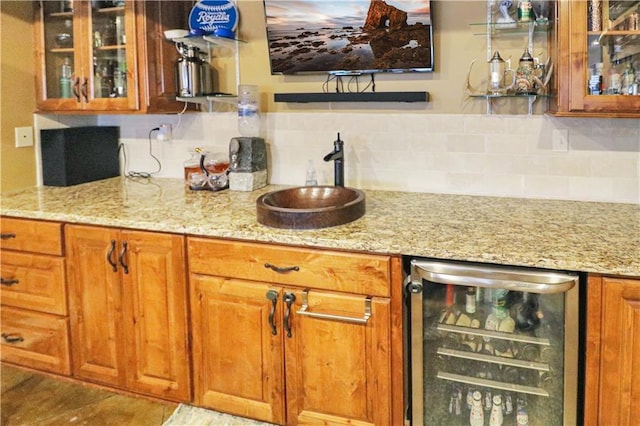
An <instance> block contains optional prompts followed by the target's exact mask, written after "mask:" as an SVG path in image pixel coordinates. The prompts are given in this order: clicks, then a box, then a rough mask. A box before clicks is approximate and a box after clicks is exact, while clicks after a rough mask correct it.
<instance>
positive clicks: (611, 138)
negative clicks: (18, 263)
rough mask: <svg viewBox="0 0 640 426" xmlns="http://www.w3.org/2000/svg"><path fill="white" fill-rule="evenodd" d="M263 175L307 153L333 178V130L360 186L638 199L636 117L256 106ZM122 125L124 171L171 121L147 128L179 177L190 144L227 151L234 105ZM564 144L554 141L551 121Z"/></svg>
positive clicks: (150, 166)
mask: <svg viewBox="0 0 640 426" xmlns="http://www.w3.org/2000/svg"><path fill="white" fill-rule="evenodd" d="M261 118H262V133H263V136H264V137H265V140H266V142H267V144H268V156H269V181H270V182H271V183H274V184H287V185H302V184H304V181H305V172H306V169H307V166H308V162H309V160H312V161H313V163H314V166H315V168H316V170H317V172H318V181H319V183H320V184H333V165H332V164H329V163H325V162H324V161H323V160H322V158H323V157H324V155H325V154H327V153H329V152H330V151H331V150H332V149H333V141H334V140H335V139H336V136H337V133H338V132H340V137H341V139H343V140H344V141H345V181H346V185H347V186H353V187H357V188H362V189H380V190H400V191H410V192H437V193H452V194H470V195H488V196H509V197H521V198H550V199H563V200H582V201H603V202H622V203H640V120H635V119H594V118H556V117H551V116H539V115H534V116H523V115H517V116H505V115H493V116H487V115H457V114H428V115H424V114H416V113H411V112H401V113H379V112H367V113H350V112H326V113H318V112H313V113H305V112H291V113H288V112H285V113H282V112H278V113H269V114H263V115H262V117H261ZM97 120H98V123H97V124H99V125H119V126H121V141H122V143H123V144H124V145H125V147H126V153H127V164H126V168H127V170H128V171H149V172H151V171H155V170H157V169H158V164H157V162H156V161H155V160H154V159H153V157H151V155H150V153H149V149H150V146H149V144H150V143H149V137H148V136H149V131H150V130H151V129H153V128H155V127H157V126H158V125H160V124H161V123H171V124H172V125H173V128H174V129H173V140H172V141H171V142H159V141H157V140H156V138H155V135H156V133H155V132H152V134H151V152H152V153H153V154H154V156H156V157H157V158H158V159H159V160H160V163H161V165H162V167H161V170H160V172H158V173H157V174H156V176H159V177H175V178H181V177H182V175H183V170H182V163H183V161H184V160H186V159H187V158H188V157H189V153H188V151H189V150H190V149H192V148H193V147H196V146H204V147H210V149H214V150H222V151H226V150H227V147H228V143H229V140H230V139H231V138H232V137H234V136H237V135H238V131H237V125H236V114H235V113H234V112H222V113H197V114H185V115H183V116H178V115H145V116H139V115H104V116H99V117H98V119H97ZM554 129H566V130H567V131H568V135H569V136H568V139H569V150H568V151H566V152H558V151H554V150H553V143H552V139H553V130H554Z"/></svg>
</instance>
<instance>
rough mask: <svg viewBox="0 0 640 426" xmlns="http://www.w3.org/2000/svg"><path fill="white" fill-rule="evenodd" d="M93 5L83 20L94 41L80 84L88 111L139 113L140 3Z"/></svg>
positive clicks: (101, 3)
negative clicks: (137, 28)
mask: <svg viewBox="0 0 640 426" xmlns="http://www.w3.org/2000/svg"><path fill="white" fill-rule="evenodd" d="M89 3H90V6H87V7H88V13H87V14H86V15H85V16H86V17H85V16H83V18H84V23H85V25H84V31H85V34H86V35H85V37H86V39H87V40H90V43H89V45H88V46H87V48H86V51H87V56H86V57H85V59H84V64H83V65H84V73H83V75H82V77H81V81H80V95H81V97H82V100H83V102H84V103H85V106H84V109H89V110H96V111H135V110H137V109H138V108H139V105H138V68H137V67H138V63H137V45H136V37H135V35H136V20H135V13H136V7H137V6H136V2H134V1H125V2H122V3H123V5H120V6H110V5H104V3H109V2H93V1H92V2H89ZM112 3H115V2H112Z"/></svg>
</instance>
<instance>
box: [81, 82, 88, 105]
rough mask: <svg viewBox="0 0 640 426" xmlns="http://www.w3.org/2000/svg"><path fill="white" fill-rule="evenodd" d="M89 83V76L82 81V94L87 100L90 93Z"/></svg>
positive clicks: (86, 100)
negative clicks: (88, 91) (88, 90)
mask: <svg viewBox="0 0 640 426" xmlns="http://www.w3.org/2000/svg"><path fill="white" fill-rule="evenodd" d="M88 85H89V79H88V78H87V77H85V78H84V83H82V96H83V97H84V101H85V102H89V95H88V94H87V86H88Z"/></svg>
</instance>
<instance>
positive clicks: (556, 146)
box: [551, 129, 569, 152]
mask: <svg viewBox="0 0 640 426" xmlns="http://www.w3.org/2000/svg"><path fill="white" fill-rule="evenodd" d="M551 139H552V144H553V147H552V150H553V151H555V152H569V129H553V132H552V135H551Z"/></svg>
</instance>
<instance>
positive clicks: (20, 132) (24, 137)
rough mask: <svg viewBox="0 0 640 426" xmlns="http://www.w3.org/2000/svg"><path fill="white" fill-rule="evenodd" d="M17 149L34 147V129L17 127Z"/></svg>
mask: <svg viewBox="0 0 640 426" xmlns="http://www.w3.org/2000/svg"><path fill="white" fill-rule="evenodd" d="M15 132H16V136H15V138H16V148H22V147H24V146H33V127H16V128H15Z"/></svg>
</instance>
